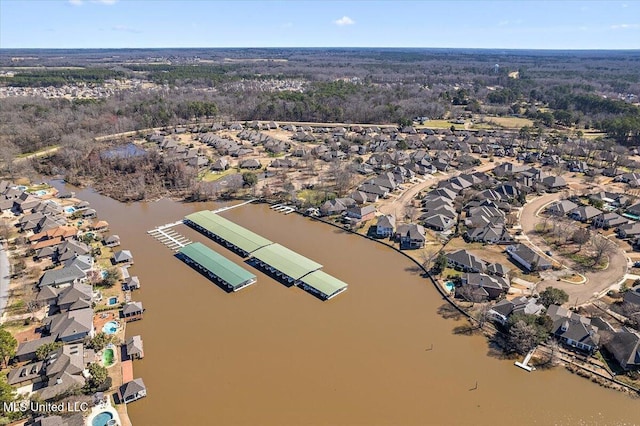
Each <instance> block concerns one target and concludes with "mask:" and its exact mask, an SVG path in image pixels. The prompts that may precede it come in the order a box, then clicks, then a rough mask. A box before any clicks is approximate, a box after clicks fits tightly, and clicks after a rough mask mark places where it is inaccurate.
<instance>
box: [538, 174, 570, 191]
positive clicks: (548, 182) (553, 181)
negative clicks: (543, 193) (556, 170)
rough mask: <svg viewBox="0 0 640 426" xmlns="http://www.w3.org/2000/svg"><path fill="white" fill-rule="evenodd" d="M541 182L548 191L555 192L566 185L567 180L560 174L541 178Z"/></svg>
mask: <svg viewBox="0 0 640 426" xmlns="http://www.w3.org/2000/svg"><path fill="white" fill-rule="evenodd" d="M542 184H543V185H544V186H545V187H546V188H547V190H548V191H550V192H556V191H559V190H560V189H563V188H566V187H567V181H566V180H564V178H563V177H562V176H547V177H544V178H542Z"/></svg>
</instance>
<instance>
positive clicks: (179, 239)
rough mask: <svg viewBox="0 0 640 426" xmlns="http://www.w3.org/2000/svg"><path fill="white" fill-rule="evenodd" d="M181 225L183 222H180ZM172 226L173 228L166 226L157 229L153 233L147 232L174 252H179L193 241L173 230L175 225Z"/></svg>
mask: <svg viewBox="0 0 640 426" xmlns="http://www.w3.org/2000/svg"><path fill="white" fill-rule="evenodd" d="M180 223H182V221H180ZM170 225H171V226H168V225H164V227H157V228H155V229H152V230H151V231H147V233H148V234H149V235H151V236H152V237H153V238H155V239H156V240H158V241H160V242H161V243H162V244H164V245H165V246H167V247H168V248H169V249H171V250H173V251H178V250H179V249H181V248H182V247H184V246H186V245H188V244H191V240H189V239H188V238H187V237H185V236H183V235H180V234H178V233H177V232H176V231H174V230H173V229H171V227H172V226H175V225H173V224H170Z"/></svg>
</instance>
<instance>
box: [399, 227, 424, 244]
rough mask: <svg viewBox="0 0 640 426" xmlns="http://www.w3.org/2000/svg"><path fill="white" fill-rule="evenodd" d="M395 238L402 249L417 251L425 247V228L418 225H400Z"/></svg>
mask: <svg viewBox="0 0 640 426" xmlns="http://www.w3.org/2000/svg"><path fill="white" fill-rule="evenodd" d="M395 238H396V240H397V241H399V242H400V248H401V249H416V248H421V247H424V243H425V232H424V227H422V225H416V224H415V223H409V224H402V225H398V227H397V229H396V233H395Z"/></svg>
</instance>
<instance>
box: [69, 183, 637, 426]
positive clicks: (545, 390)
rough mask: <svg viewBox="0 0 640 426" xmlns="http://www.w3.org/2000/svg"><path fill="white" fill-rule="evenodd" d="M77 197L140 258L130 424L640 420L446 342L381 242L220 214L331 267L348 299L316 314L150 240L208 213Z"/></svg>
mask: <svg viewBox="0 0 640 426" xmlns="http://www.w3.org/2000/svg"><path fill="white" fill-rule="evenodd" d="M79 197H81V198H83V199H86V200H88V201H90V202H91V204H92V206H93V207H94V208H96V209H97V210H98V212H99V214H100V218H101V219H105V220H107V221H109V223H110V224H111V229H112V232H114V233H117V234H119V235H120V237H121V238H122V243H123V248H125V249H131V250H132V251H133V254H134V257H135V262H136V263H135V266H134V267H133V268H132V273H133V274H136V275H138V276H139V277H140V280H141V283H142V290H141V291H139V292H138V293H136V294H135V299H139V300H142V301H143V302H144V305H145V308H146V309H147V311H146V313H145V318H144V320H143V321H140V322H138V323H134V324H130V325H128V326H127V327H128V328H127V334H128V335H133V334H142V336H143V339H144V343H145V358H144V360H142V361H136V362H135V365H134V371H135V376H136V377H143V378H144V381H145V384H146V385H147V388H148V394H149V396H148V397H147V398H145V399H142V400H140V401H137V402H135V403H133V404H131V405H130V406H129V414H130V417H131V419H132V421H133V423H134V425H136V426H147V425H485V424H487V425H489V424H491V425H512V424H527V425H528V424H536V425H631V424H640V405H639V402H640V401H638V400H637V399H632V398H630V397H628V396H625V395H623V394H620V393H616V392H614V391H611V390H607V389H603V388H600V387H598V386H596V385H594V384H592V383H590V382H588V381H587V380H585V379H581V378H579V377H576V376H573V375H571V374H570V373H567V372H565V371H564V370H562V369H555V370H552V371H535V372H533V373H527V372H525V371H523V370H521V369H518V368H517V367H515V366H514V365H513V362H512V361H504V360H498V359H496V358H493V357H491V356H488V352H489V349H488V346H487V343H486V341H485V339H484V338H482V337H468V336H460V335H454V334H452V329H453V328H454V327H455V326H456V325H457V324H456V322H454V321H452V320H445V319H442V318H441V317H440V316H439V315H438V314H437V313H436V311H437V308H438V307H439V306H440V305H442V303H443V301H442V300H441V298H440V296H439V294H438V293H437V291H436V290H435V289H434V288H433V287H432V286H431V285H430V284H429V283H428V282H427V281H426V280H424V279H422V278H420V277H419V276H418V275H417V274H416V273H415V272H414V271H413V265H412V263H410V262H409V261H408V260H407V259H405V258H404V257H403V256H401V255H399V254H397V253H395V252H394V251H392V250H390V249H388V248H385V247H383V246H381V245H379V244H375V243H373V242H370V241H368V240H365V239H364V238H361V237H357V236H353V235H348V234H344V233H342V232H340V231H339V230H336V229H334V228H331V227H329V226H327V225H323V224H320V223H315V222H312V221H310V220H308V219H306V218H302V217H299V216H296V215H286V216H285V215H282V214H280V213H275V212H273V211H271V210H269V209H268V208H267V207H266V206H260V205H249V206H244V207H240V208H238V209H233V210H230V211H228V212H226V213H224V216H225V217H227V218H229V219H231V220H233V221H235V222H237V223H239V224H241V225H243V226H245V227H247V228H249V229H251V230H253V231H255V232H257V233H259V234H261V235H263V236H265V237H267V238H269V239H271V240H273V241H277V242H279V243H281V244H283V245H285V246H287V247H289V248H291V249H293V250H295V251H298V252H299V253H301V254H303V255H305V256H308V257H310V258H312V259H313V260H316V261H318V262H320V263H322V264H323V265H325V268H324V270H325V271H326V272H328V273H330V274H333V275H335V276H336V277H338V278H340V279H341V280H343V281H346V282H347V283H349V289H348V291H347V292H345V293H343V294H341V295H339V296H337V297H336V298H335V299H332V300H330V301H328V302H321V301H320V300H318V299H316V298H315V297H313V296H311V295H309V294H307V293H305V292H304V291H302V290H301V289H298V288H295V287H294V288H287V287H285V286H283V285H282V284H280V283H278V282H276V281H274V280H272V279H270V278H269V277H267V276H265V275H264V274H262V273H260V272H259V271H257V270H255V269H253V268H252V267H250V266H248V265H247V266H245V267H246V268H247V269H248V270H250V271H251V272H253V273H255V274H256V275H257V276H258V282H257V283H256V284H255V285H253V286H251V287H248V288H246V289H243V290H241V291H240V292H238V293H232V294H227V293H225V292H224V291H222V290H221V289H220V288H219V287H217V286H216V285H214V284H212V283H211V282H210V281H208V280H207V279H205V278H204V277H202V276H201V275H199V274H198V273H197V272H195V271H194V270H192V269H191V268H189V267H188V266H186V265H185V264H183V263H182V262H180V261H179V260H177V259H175V258H174V257H173V256H172V253H171V252H170V250H169V249H167V248H166V247H164V246H163V245H162V244H160V243H159V242H158V241H156V240H154V239H153V238H151V237H150V236H148V235H147V234H146V231H147V230H149V229H151V228H153V227H154V226H157V225H160V224H164V223H168V222H173V221H175V220H177V219H180V218H181V217H183V216H184V215H186V214H189V213H191V212H194V211H198V210H201V209H203V208H209V209H211V208H214V207H215V205H214V204H180V203H175V202H171V201H168V200H162V201H159V202H154V203H136V204H129V205H125V204H120V203H118V202H115V201H113V200H111V199H108V198H105V197H101V196H99V195H97V194H95V193H92V192H90V191H81V192H80V193H79ZM176 230H177V231H179V232H181V233H182V234H183V235H186V236H188V237H189V238H191V239H193V240H198V241H202V242H204V243H205V244H207V245H208V246H209V247H211V248H213V249H214V250H216V251H218V252H219V253H221V254H223V255H225V256H226V257H227V258H229V259H231V260H233V261H235V262H237V263H240V262H241V260H240V258H239V257H238V256H237V255H235V254H234V253H232V252H230V251H228V250H226V249H225V248H223V247H221V246H219V245H217V244H216V243H215V242H213V241H210V240H208V239H207V238H206V237H202V236H200V235H199V234H197V233H195V232H193V231H192V230H190V229H188V228H187V227H185V226H184V225H180V226H178V227H177V228H176ZM431 345H433V350H431V351H426V350H425V349H426V348H429V347H430V346H431ZM476 382H477V383H478V388H477V390H470V389H471V388H473V387H474V386H475V384H476Z"/></svg>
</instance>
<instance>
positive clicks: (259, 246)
mask: <svg viewBox="0 0 640 426" xmlns="http://www.w3.org/2000/svg"><path fill="white" fill-rule="evenodd" d="M184 223H185V224H186V225H188V226H190V227H192V228H194V229H195V230H197V231H198V232H200V233H202V234H204V235H206V236H207V237H209V238H211V239H213V240H214V241H216V242H218V243H219V244H221V245H223V246H225V247H227V248H229V249H230V250H232V251H234V252H235V253H237V254H239V255H240V256H242V257H244V258H248V260H249V263H250V264H252V265H254V266H255V267H257V268H259V269H261V270H263V271H264V272H266V273H268V274H269V275H270V276H271V277H273V278H274V279H277V280H278V281H280V282H282V283H283V284H285V285H287V286H289V287H291V286H298V287H300V288H302V289H303V290H305V291H307V292H309V293H311V294H313V295H315V296H317V297H319V298H320V299H322V300H329V299H331V298H332V297H335V296H336V295H338V294H340V293H342V292H343V291H345V290H346V289H347V284H346V283H345V282H343V281H340V280H339V279H337V278H335V277H332V276H331V275H329V274H327V273H325V272H323V271H320V269H322V265H321V264H319V263H317V262H315V261H313V260H311V259H309V258H307V257H305V256H302V255H301V254H299V253H296V252H295V251H293V250H290V249H288V248H287V247H284V246H282V245H280V244H278V243H274V242H273V241H270V240H268V239H266V238H264V237H262V236H261V235H258V234H256V233H254V232H252V231H250V230H248V229H246V228H243V227H242V226H240V225H238V224H236V223H234V222H231V221H230V220H228V219H225V218H223V217H222V216H219V215H217V214H215V213H214V212H212V211H208V210H203V211H200V212H196V213H192V214H190V215H188V216H186V217H185V219H184Z"/></svg>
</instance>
